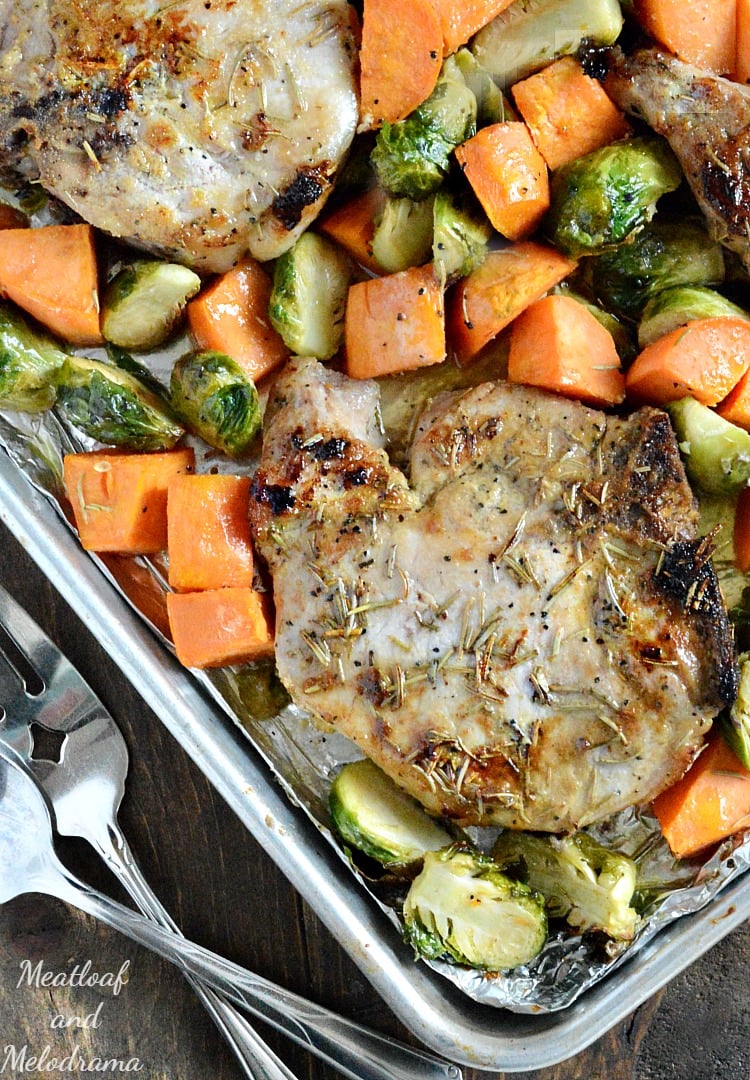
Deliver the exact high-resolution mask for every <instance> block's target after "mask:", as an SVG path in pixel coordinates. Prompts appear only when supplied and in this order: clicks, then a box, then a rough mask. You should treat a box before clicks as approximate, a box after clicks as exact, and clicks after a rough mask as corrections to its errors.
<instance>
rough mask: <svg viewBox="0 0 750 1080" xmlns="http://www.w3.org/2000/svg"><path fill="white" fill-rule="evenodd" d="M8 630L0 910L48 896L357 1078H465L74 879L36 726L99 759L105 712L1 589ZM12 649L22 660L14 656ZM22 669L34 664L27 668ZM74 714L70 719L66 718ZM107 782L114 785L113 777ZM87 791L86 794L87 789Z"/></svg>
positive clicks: (1, 701)
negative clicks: (29, 895)
mask: <svg viewBox="0 0 750 1080" xmlns="http://www.w3.org/2000/svg"><path fill="white" fill-rule="evenodd" d="M2 624H4V625H5V627H6V628H8V630H9V631H10V628H12V633H10V638H11V649H10V650H9V649H8V647H7V643H6V646H5V647H4V648H3V649H2V650H1V651H2V653H3V659H2V661H1V662H0V676H2V680H1V681H0V708H2V710H3V716H2V719H0V903H2V902H5V900H7V899H10V898H11V897H13V896H16V895H20V894H21V893H23V892H36V891H41V892H46V893H49V894H50V895H54V896H57V897H59V898H60V899H62V900H65V901H67V902H69V903H72V904H74V905H75V906H78V907H79V908H81V910H83V911H86V912H88V913H89V914H92V915H94V916H95V917H98V918H100V919H102V920H103V921H104V922H106V923H107V924H108V925H110V926H112V927H114V928H115V929H118V930H120V931H121V932H123V933H125V934H127V935H129V936H130V937H132V938H133V939H134V940H136V941H138V942H139V943H140V944H143V945H145V946H146V947H148V948H152V949H154V951H156V952H157V953H159V954H160V955H161V956H163V957H165V958H166V959H168V960H170V961H172V962H173V963H175V964H176V965H177V966H178V967H180V968H181V969H182V970H183V971H187V972H189V973H191V974H192V975H193V976H194V977H196V978H200V979H202V980H203V981H205V982H208V983H210V984H211V985H212V986H213V987H215V988H216V989H218V990H220V991H221V992H222V993H223V994H224V995H225V996H226V997H228V998H229V999H230V1000H232V1001H234V1002H235V1003H237V1004H238V1005H241V1006H242V1007H243V1008H246V1009H247V1010H248V1011H250V1012H251V1013H252V1014H253V1015H256V1016H259V1017H262V1018H263V1019H265V1020H266V1021H267V1022H269V1023H271V1024H272V1025H273V1026H275V1027H276V1028H277V1029H278V1030H280V1031H282V1032H283V1033H284V1034H286V1035H288V1036H289V1037H290V1038H292V1039H293V1040H295V1041H296V1042H298V1043H300V1044H301V1045H303V1046H304V1047H305V1048H306V1049H308V1050H309V1051H310V1052H311V1053H313V1054H316V1055H317V1056H318V1057H320V1058H322V1059H323V1060H324V1061H326V1062H327V1063H328V1064H330V1065H331V1066H333V1067H334V1068H336V1069H338V1070H339V1071H340V1072H341V1073H342V1074H343V1075H345V1076H348V1077H350V1078H352V1080H460V1077H461V1071H460V1069H458V1068H457V1067H456V1066H454V1065H450V1064H448V1063H446V1062H443V1061H440V1060H439V1059H438V1058H435V1057H433V1056H432V1055H430V1054H426V1053H424V1052H422V1051H418V1050H414V1049H412V1048H411V1047H407V1046H405V1045H403V1044H401V1043H399V1042H397V1041H395V1040H392V1039H389V1038H386V1037H384V1036H382V1035H379V1034H378V1033H376V1032H373V1031H370V1030H369V1029H367V1028H364V1027H362V1026H360V1025H358V1024H356V1023H354V1022H353V1021H350V1020H348V1019H346V1018H344V1017H340V1016H337V1015H336V1014H335V1013H332V1012H330V1011H329V1010H327V1009H324V1008H322V1007H321V1006H318V1005H316V1004H313V1003H312V1002H309V1001H307V1000H305V999H304V998H302V997H300V996H299V995H296V994H293V993H292V992H290V991H287V990H285V989H283V988H281V987H279V986H276V985H274V984H273V983H271V982H269V981H268V980H265V979H263V978H261V977H260V976H257V975H254V974H252V973H250V972H248V971H246V970H245V969H244V968H241V967H239V966H238V965H236V964H233V963H231V962H230V961H227V960H224V959H223V958H221V957H219V956H216V955H215V954H214V953H211V952H209V951H208V950H206V949H203V948H201V947H200V946H198V945H196V944H194V943H192V942H190V941H188V940H186V939H185V938H182V937H180V936H178V935H176V934H175V933H174V932H173V931H171V930H167V929H165V928H164V927H162V926H160V925H157V924H155V923H151V922H149V921H148V920H146V919H144V918H143V917H141V916H138V915H136V914H135V913H134V912H132V911H130V910H129V909H128V908H126V907H123V906H122V905H120V904H117V903H116V902H115V901H113V900H111V899H110V898H109V897H107V896H104V895H103V894H102V893H98V892H96V891H95V890H92V889H91V888H89V886H87V885H85V884H84V883H83V882H81V881H80V880H79V879H77V878H76V877H75V876H74V875H73V874H71V873H70V871H68V870H67V868H66V867H65V866H64V865H63V864H62V863H61V862H60V861H59V859H58V858H57V856H56V854H55V851H54V844H53V838H52V813H51V810H50V807H49V805H48V802H47V799H46V798H45V795H44V791H43V788H42V787H41V786H40V783H39V780H38V779H37V778H36V777H35V776H34V775H33V774H32V772H31V770H30V768H29V765H31V766H32V767H33V768H35V769H37V768H38V769H39V770H40V772H45V771H46V770H47V765H44V764H43V763H42V762H39V761H36V760H35V759H34V758H32V756H31V754H32V750H33V746H32V742H33V738H32V731H33V725H35V724H36V725H38V726H39V727H40V728H42V729H46V730H47V731H51V732H55V731H57V732H65V740H64V742H63V744H62V758H63V759H64V757H65V747H66V743H67V740H68V739H70V737H71V733H72V732H75V731H78V730H82V731H88V732H89V733H90V738H89V739H88V740H84V741H83V744H82V745H83V747H84V750H85V753H88V754H95V746H96V743H97V741H98V739H99V738H101V737H102V735H101V729H100V730H99V734H98V735H97V734H96V731H97V728H96V724H95V719H96V715H97V713H100V714H102V715H103V716H105V717H106V715H107V714H106V711H105V710H104V708H103V706H102V705H101V703H100V702H99V701H98V699H97V698H96V697H95V695H94V694H93V692H92V691H91V690H90V688H89V687H88V686H87V684H86V683H85V682H84V681H83V679H82V678H81V676H80V675H78V673H77V672H76V671H75V669H74V668H73V667H72V665H70V664H69V663H68V661H67V660H66V659H65V658H64V657H63V656H62V654H61V653H60V651H59V650H58V649H57V647H56V646H55V645H53V644H52V642H51V641H50V640H49V639H48V638H47V637H46V636H45V635H44V634H43V633H42V632H41V630H40V629H39V628H38V627H37V626H36V624H35V623H34V622H33V620H31V619H30V617H29V616H28V615H26V613H25V612H24V611H23V610H22V609H20V608H18V605H16V604H15V602H14V601H12V600H11V599H10V597H8V595H7V593H5V592H4V590H1V589H0V625H2ZM13 644H15V646H16V647H18V648H19V649H20V655H16V656H14V655H13V651H12V646H13ZM32 660H33V663H32ZM25 663H27V664H28V665H30V666H29V667H28V668H26V667H25ZM35 675H36V683H35V682H34V676H35ZM19 688H20V689H19ZM21 698H23V699H25V700H24V701H23V702H22V701H21ZM71 715H72V716H73V720H72V721H71V720H70V719H69V718H68V717H69V716H71ZM21 717H22V718H21ZM92 717H93V719H92ZM84 750H82V751H81V752H82V753H84ZM49 764H50V763H48V765H49ZM51 771H52V769H51V767H50V769H49V772H51ZM83 775H85V772H84V773H83ZM46 783H47V780H46V779H45V786H46ZM109 783H110V784H112V783H113V781H112V779H111V777H110V780H109ZM53 787H54V782H53ZM82 790H87V787H86V785H84V788H83V789H82ZM60 798H61V806H62V807H63V816H64V817H65V818H66V819H67V820H68V822H70V821H74V820H75V818H76V814H74V813H73V811H71V810H69V809H67V808H66V807H65V801H66V800H65V799H64V798H63V797H62V796H60ZM68 798H69V799H71V800H72V802H73V803H75V802H76V801H77V800H75V799H72V796H68ZM118 801H119V800H118ZM117 804H118V803H117V802H116V803H115V805H117ZM88 805H89V807H90V805H91V804H90V803H89V804H88ZM78 813H80V811H78ZM68 814H70V815H71V816H70V818H68V817H67V815H68ZM118 831H119V830H118ZM147 890H148V887H147ZM148 892H149V893H150V890H148ZM272 1075H273V1074H272Z"/></svg>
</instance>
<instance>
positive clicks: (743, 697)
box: [720, 652, 750, 769]
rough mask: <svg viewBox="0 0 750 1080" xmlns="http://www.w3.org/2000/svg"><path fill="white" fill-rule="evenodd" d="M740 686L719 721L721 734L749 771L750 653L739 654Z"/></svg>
mask: <svg viewBox="0 0 750 1080" xmlns="http://www.w3.org/2000/svg"><path fill="white" fill-rule="evenodd" d="M737 659H738V662H739V665H740V685H739V689H738V691H737V697H736V698H735V701H734V705H732V707H731V709H730V710H729V713H728V714H725V715H724V716H723V717H722V719H721V721H720V724H721V733H722V735H723V736H724V738H725V739H726V740H727V742H728V743H729V745H730V746H731V747H732V749H733V750H734V752H735V754H736V755H737V757H738V758H739V759H740V761H741V762H742V764H743V765H744V766H745V768H746V769H750V653H747V652H745V653H740V655H739V656H738V658H737Z"/></svg>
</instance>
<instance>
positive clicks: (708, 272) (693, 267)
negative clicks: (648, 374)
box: [590, 217, 724, 319]
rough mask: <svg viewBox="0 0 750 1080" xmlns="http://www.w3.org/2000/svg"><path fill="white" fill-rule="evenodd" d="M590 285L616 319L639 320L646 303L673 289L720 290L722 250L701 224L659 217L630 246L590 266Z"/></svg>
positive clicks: (695, 221)
mask: <svg viewBox="0 0 750 1080" xmlns="http://www.w3.org/2000/svg"><path fill="white" fill-rule="evenodd" d="M590 271H591V283H592V288H593V290H594V293H595V294H596V296H597V298H598V299H599V300H600V301H601V303H602V304H604V306H605V307H606V308H608V309H609V310H610V311H612V312H614V313H615V314H616V315H620V316H622V317H624V318H630V319H637V318H638V316H639V315H640V313H641V311H642V310H643V308H644V306H645V304H646V303H647V301H648V300H649V299H650V298H651V297H652V296H655V295H656V294H657V293H659V292H662V291H663V290H664V289H668V288H671V287H673V286H676V285H719V284H721V282H722V281H723V279H724V255H723V253H722V249H721V245H720V244H719V243H717V242H716V241H715V240H712V239H711V237H710V236H709V235H708V233H707V232H706V228H705V225H704V224H703V221H702V220H699V219H697V218H686V219H684V220H682V221H676V220H673V219H671V218H664V219H660V218H659V217H657V218H656V219H655V220H654V221H652V222H650V224H648V225H646V226H645V227H644V228H643V229H641V230H640V232H638V233H636V235H635V236H634V237H633V239H632V240H631V242H630V243H628V244H623V245H622V246H620V247H618V248H616V249H615V250H614V251H608V252H605V253H604V254H603V255H599V256H597V257H596V258H594V259H592V260H591V267H590Z"/></svg>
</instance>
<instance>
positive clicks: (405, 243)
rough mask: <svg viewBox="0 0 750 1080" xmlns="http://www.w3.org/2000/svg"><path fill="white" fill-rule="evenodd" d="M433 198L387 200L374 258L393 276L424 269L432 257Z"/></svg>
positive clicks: (379, 219)
mask: <svg viewBox="0 0 750 1080" xmlns="http://www.w3.org/2000/svg"><path fill="white" fill-rule="evenodd" d="M432 206H433V200H432V198H427V199H422V200H420V201H419V202H414V200H413V199H394V198H387V199H386V200H385V203H384V204H383V209H382V211H381V212H380V214H379V215H378V217H377V219H376V221H375V232H374V233H373V236H372V243H371V247H372V254H373V256H374V257H375V259H376V261H377V262H378V265H379V266H380V267H382V269H383V270H385V271H386V272H387V273H389V274H395V273H397V272H398V271H399V270H406V269H407V267H409V266H421V264H422V263H424V262H427V260H428V259H429V257H430V255H431V253H432V222H433V215H432Z"/></svg>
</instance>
